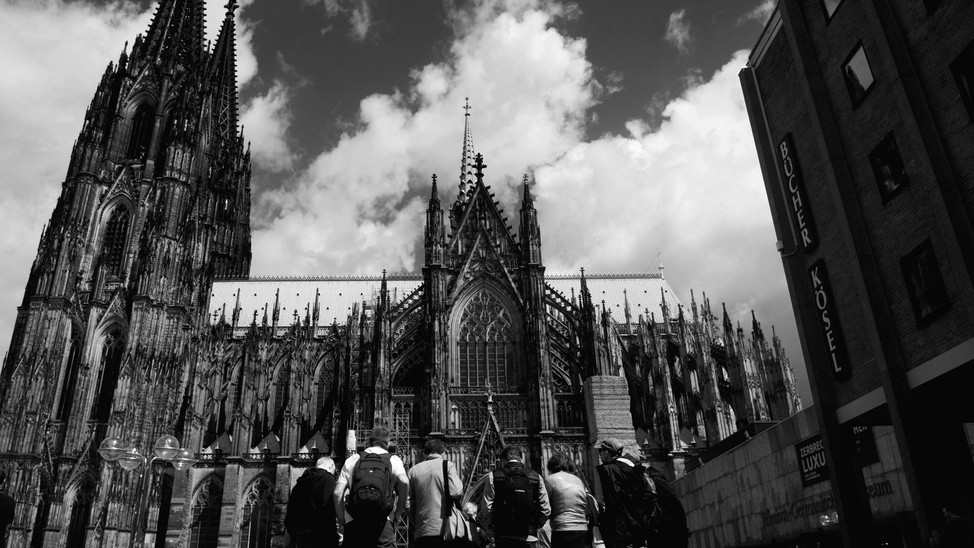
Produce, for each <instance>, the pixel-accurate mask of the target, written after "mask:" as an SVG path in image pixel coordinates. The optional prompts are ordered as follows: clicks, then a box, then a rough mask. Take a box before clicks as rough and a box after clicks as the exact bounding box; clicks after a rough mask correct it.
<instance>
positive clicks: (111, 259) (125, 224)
mask: <svg viewBox="0 0 974 548" xmlns="http://www.w3.org/2000/svg"><path fill="white" fill-rule="evenodd" d="M128 231H129V211H128V209H126V208H125V207H123V206H118V207H116V208H115V210H114V211H112V215H111V216H110V217H109V218H108V223H106V224H105V239H104V240H103V243H102V246H101V248H102V253H103V257H104V261H105V262H104V264H105V267H106V269H107V272H108V275H109V276H116V277H117V276H120V275H121V273H122V265H123V264H124V263H125V240H126V238H127V236H128Z"/></svg>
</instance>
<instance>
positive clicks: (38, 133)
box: [0, 0, 257, 351]
mask: <svg viewBox="0 0 974 548" xmlns="http://www.w3.org/2000/svg"><path fill="white" fill-rule="evenodd" d="M225 3H226V2H225V0H207V6H206V11H207V37H208V39H209V40H211V41H215V39H216V35H217V33H218V32H219V30H220V24H221V23H222V21H223V18H224V14H225V13H226V10H225V8H224V7H223V6H224V4H225ZM250 3H252V0H247V1H244V2H242V4H244V5H245V6H246V5H247V4H250ZM154 9H155V6H154V5H153V6H149V7H147V8H146V9H145V10H144V11H143V10H142V9H140V3H139V2H129V1H122V0H113V1H109V2H100V3H85V2H74V1H69V0H33V1H30V2H28V1H19V0H15V1H13V2H10V1H6V2H0V51H2V52H3V55H2V57H0V68H2V70H3V73H4V77H3V78H0V165H2V166H3V170H2V171H0V220H2V226H3V230H2V231H0V249H3V252H4V258H5V260H4V261H3V264H2V265H0V348H2V349H3V350H4V351H6V349H7V347H8V344H9V341H10V335H11V333H12V331H13V322H14V318H15V317H16V312H15V310H16V307H17V305H19V304H20V300H21V298H22V297H23V288H24V287H25V286H26V284H27V275H28V273H29V269H30V265H31V263H32V262H33V260H34V255H35V253H36V250H37V248H36V247H35V245H36V242H38V241H39V238H40V233H41V228H42V227H43V225H44V223H45V222H47V220H48V219H49V218H50V216H51V211H53V209H54V204H55V202H56V200H57V196H58V194H59V192H60V183H61V182H62V181H63V179H64V171H65V169H66V167H67V163H68V160H69V158H70V155H71V146H72V143H73V142H74V140H75V138H77V136H78V131H79V130H80V129H81V124H82V122H83V119H84V113H85V109H86V108H87V107H88V104H89V103H90V102H91V98H92V95H93V94H94V92H95V88H96V87H97V85H98V81H99V79H100V78H101V75H102V74H103V73H104V71H105V67H106V66H107V65H108V63H109V61H113V60H117V59H118V57H119V54H121V52H122V47H123V45H124V44H125V42H126V41H127V42H129V44H131V43H132V41H133V40H134V39H135V36H136V35H137V34H139V33H144V32H145V31H146V29H147V28H148V27H149V22H150V21H151V19H152V14H153V12H154ZM237 14H238V17H237V36H236V38H237V58H238V79H239V80H240V83H241V84H242V83H244V82H246V81H247V80H249V79H250V78H252V77H253V76H254V75H255V74H256V72H257V62H256V59H255V57H254V54H253V50H252V47H251V35H252V32H253V28H252V24H250V23H248V22H247V21H245V20H241V18H240V17H239V15H240V10H238V11H237ZM79 44H83V45H84V47H79ZM25 242H30V243H29V244H27V245H24V243H25Z"/></svg>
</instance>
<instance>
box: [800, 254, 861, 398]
mask: <svg viewBox="0 0 974 548" xmlns="http://www.w3.org/2000/svg"><path fill="white" fill-rule="evenodd" d="M808 275H809V278H810V279H811V282H812V292H813V293H814V295H813V296H814V299H815V309H816V319H817V320H818V326H819V331H820V332H821V333H822V338H823V339H824V341H825V347H826V351H827V352H828V360H829V368H830V369H831V371H832V378H833V379H836V380H843V379H848V378H849V376H850V375H851V374H852V367H851V366H850V365H849V357H848V355H847V354H846V348H845V338H844V337H843V336H842V330H841V329H839V315H838V313H837V312H836V308H835V298H834V297H833V296H832V284H831V283H830V282H829V274H828V271H827V270H825V261H824V260H823V259H819V260H817V261H815V264H813V265H812V267H811V268H809V269H808Z"/></svg>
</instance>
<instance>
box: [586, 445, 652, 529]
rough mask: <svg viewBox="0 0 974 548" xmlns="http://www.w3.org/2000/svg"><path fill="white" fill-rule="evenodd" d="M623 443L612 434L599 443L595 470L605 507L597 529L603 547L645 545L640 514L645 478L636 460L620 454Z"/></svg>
mask: <svg viewBox="0 0 974 548" xmlns="http://www.w3.org/2000/svg"><path fill="white" fill-rule="evenodd" d="M623 449H624V446H623V445H622V442H620V441H619V440H617V439H615V438H608V439H606V440H603V441H602V443H600V444H599V448H598V450H599V460H600V461H602V464H600V465H599V466H598V467H596V472H598V477H599V485H600V486H601V487H602V499H603V500H602V504H603V506H604V508H605V510H604V511H603V513H602V516H601V517H600V519H599V530H600V531H601V532H602V540H603V541H605V546H606V548H638V547H644V546H646V533H645V531H644V528H643V525H642V518H641V517H640V515H641V514H640V507H641V505H642V502H643V495H644V493H643V492H644V490H645V487H644V481H643V478H642V475H641V473H640V471H639V470H637V469H636V463H634V462H633V461H632V459H629V458H626V457H624V456H623V455H622V451H623Z"/></svg>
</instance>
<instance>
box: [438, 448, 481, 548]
mask: <svg viewBox="0 0 974 548" xmlns="http://www.w3.org/2000/svg"><path fill="white" fill-rule="evenodd" d="M442 515H443V535H442V536H443V540H444V541H445V542H446V543H447V544H448V545H450V546H477V542H476V541H475V540H474V539H476V538H477V532H476V530H475V529H476V526H475V525H474V524H473V523H471V522H470V521H469V520H467V516H466V514H464V513H463V510H461V509H459V508H457V506H456V504H454V503H453V498H452V497H450V478H449V473H448V471H447V461H446V459H443V503H442Z"/></svg>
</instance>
